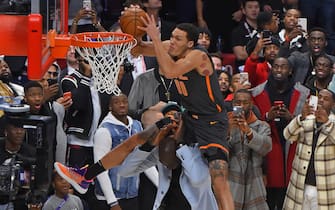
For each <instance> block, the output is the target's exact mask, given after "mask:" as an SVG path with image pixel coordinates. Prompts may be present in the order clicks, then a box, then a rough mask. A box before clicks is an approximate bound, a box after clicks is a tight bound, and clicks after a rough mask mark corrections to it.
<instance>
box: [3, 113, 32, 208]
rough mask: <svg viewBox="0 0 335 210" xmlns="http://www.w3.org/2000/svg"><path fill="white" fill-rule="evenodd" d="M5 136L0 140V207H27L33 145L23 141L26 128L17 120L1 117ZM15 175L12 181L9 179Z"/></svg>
mask: <svg viewBox="0 0 335 210" xmlns="http://www.w3.org/2000/svg"><path fill="white" fill-rule="evenodd" d="M2 120H3V122H4V124H5V137H4V138H3V139H1V140H0V185H1V188H0V209H1V210H2V209H6V210H12V209H20V210H25V209H28V207H27V205H26V196H27V194H28V193H29V191H30V186H29V185H30V175H29V174H30V172H31V165H32V160H34V158H35V156H36V150H35V148H34V147H33V146H31V145H29V144H27V143H25V142H24V139H25V135H26V130H25V129H24V128H23V126H22V124H20V123H19V122H18V121H17V120H13V119H10V117H9V116H6V115H5V116H4V117H3V119H2ZM13 176H15V179H14V182H13V181H12V180H11V178H13Z"/></svg>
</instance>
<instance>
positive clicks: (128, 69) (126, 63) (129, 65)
mask: <svg viewBox="0 0 335 210" xmlns="http://www.w3.org/2000/svg"><path fill="white" fill-rule="evenodd" d="M123 69H124V71H125V72H132V71H134V65H133V64H132V63H130V61H129V60H128V58H125V59H124V61H123Z"/></svg>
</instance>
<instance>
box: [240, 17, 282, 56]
mask: <svg viewBox="0 0 335 210" xmlns="http://www.w3.org/2000/svg"><path fill="white" fill-rule="evenodd" d="M278 25H279V19H278V16H276V15H274V14H272V13H271V12H260V13H259V14H258V16H257V32H258V33H257V34H255V35H254V36H253V37H252V39H251V40H250V41H249V42H248V44H247V45H246V51H247V53H248V55H250V54H251V53H252V52H253V51H254V49H255V46H256V45H257V42H258V39H259V38H260V37H262V38H263V39H265V38H271V37H273V36H274V37H276V38H278V34H277V31H278ZM259 57H263V55H262V54H260V55H259Z"/></svg>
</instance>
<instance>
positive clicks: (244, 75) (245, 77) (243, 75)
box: [240, 72, 249, 84]
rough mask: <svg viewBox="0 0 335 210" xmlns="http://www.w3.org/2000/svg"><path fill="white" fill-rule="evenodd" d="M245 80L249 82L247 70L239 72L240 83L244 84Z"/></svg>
mask: <svg viewBox="0 0 335 210" xmlns="http://www.w3.org/2000/svg"><path fill="white" fill-rule="evenodd" d="M247 82H249V74H248V72H241V73H240V84H245V83H247Z"/></svg>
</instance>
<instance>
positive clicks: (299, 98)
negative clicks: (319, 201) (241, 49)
mask: <svg viewBox="0 0 335 210" xmlns="http://www.w3.org/2000/svg"><path fill="white" fill-rule="evenodd" d="M252 95H253V97H254V102H255V105H256V106H257V107H258V108H259V110H260V112H261V116H262V119H265V120H266V121H267V122H268V123H269V124H270V127H271V137H272V150H271V152H269V153H268V155H267V157H266V175H267V202H268V205H269V207H270V209H275V208H276V207H277V209H282V205H283V202H284V197H285V192H286V187H287V184H288V180H289V177H290V175H291V168H292V160H293V157H294V152H295V150H296V144H289V143H288V142H286V141H285V138H284V136H283V130H284V128H285V126H286V125H287V124H288V123H289V122H290V120H291V119H292V118H293V116H296V115H298V114H300V113H301V109H302V106H303V104H304V103H305V101H306V99H307V97H308V95H309V89H308V88H306V87H305V86H303V85H301V84H299V83H297V84H295V83H294V82H293V78H292V67H291V65H290V63H289V62H288V60H287V58H283V57H278V58H276V59H275V60H274V61H273V65H272V68H271V70H270V75H269V78H268V80H267V81H265V82H264V83H262V84H260V85H258V86H256V87H255V88H254V89H253V90H252ZM275 101H282V102H276V104H274V102H275Z"/></svg>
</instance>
